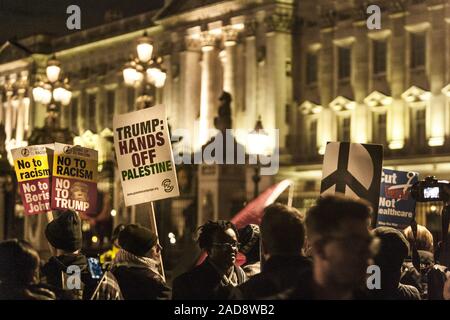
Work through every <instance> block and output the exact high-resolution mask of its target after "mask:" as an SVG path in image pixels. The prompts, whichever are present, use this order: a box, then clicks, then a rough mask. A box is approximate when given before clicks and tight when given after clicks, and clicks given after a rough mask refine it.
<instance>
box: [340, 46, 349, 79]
mask: <svg viewBox="0 0 450 320" xmlns="http://www.w3.org/2000/svg"><path fill="white" fill-rule="evenodd" d="M338 48H339V50H338V58H339V60H338V62H339V63H338V75H339V79H340V80H341V79H348V78H350V70H351V48H349V47H338Z"/></svg>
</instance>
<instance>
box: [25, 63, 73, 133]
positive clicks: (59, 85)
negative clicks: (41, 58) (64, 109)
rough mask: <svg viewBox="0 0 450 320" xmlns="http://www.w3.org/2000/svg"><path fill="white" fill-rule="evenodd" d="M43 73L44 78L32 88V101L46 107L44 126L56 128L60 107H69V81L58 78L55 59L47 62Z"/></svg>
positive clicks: (58, 66)
mask: <svg viewBox="0 0 450 320" xmlns="http://www.w3.org/2000/svg"><path fill="white" fill-rule="evenodd" d="M45 73H46V78H41V79H39V80H38V82H37V83H36V85H35V87H34V88H33V99H34V101H35V102H38V103H41V104H43V105H46V106H47V119H46V125H48V126H51V127H54V128H57V127H59V123H58V121H59V115H60V111H61V106H67V105H69V103H70V100H71V99H72V92H71V91H70V89H69V79H67V78H64V79H62V78H61V77H60V76H61V67H60V63H59V61H58V60H56V59H55V57H53V58H52V59H50V60H49V61H48V63H47V68H46V70H45Z"/></svg>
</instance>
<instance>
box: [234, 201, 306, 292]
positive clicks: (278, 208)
mask: <svg viewBox="0 0 450 320" xmlns="http://www.w3.org/2000/svg"><path fill="white" fill-rule="evenodd" d="M261 236H262V243H263V246H262V247H263V254H264V256H265V257H266V258H267V261H266V263H265V264H264V266H263V270H262V272H261V273H259V274H256V275H255V276H253V277H252V278H250V280H248V281H247V282H245V283H244V284H241V285H240V286H238V287H237V288H236V289H235V290H233V293H232V298H233V299H252V300H255V299H262V298H267V297H269V296H274V295H276V294H279V293H280V292H283V291H285V290H287V289H289V288H291V287H292V286H293V285H294V284H295V283H297V282H298V280H299V277H300V276H301V275H303V274H304V273H305V272H307V271H311V269H312V262H311V261H310V260H309V259H308V258H306V257H305V256H303V254H302V251H303V244H304V241H305V227H304V224H303V216H302V214H301V213H300V212H299V211H298V210H296V209H295V208H289V207H287V206H285V205H282V204H278V203H277V204H273V205H270V206H268V207H267V208H266V209H265V210H264V215H263V218H262V221H261Z"/></svg>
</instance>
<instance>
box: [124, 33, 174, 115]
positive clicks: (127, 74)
mask: <svg viewBox="0 0 450 320" xmlns="http://www.w3.org/2000/svg"><path fill="white" fill-rule="evenodd" d="M136 51H137V58H132V59H131V61H129V62H128V63H127V64H126V65H125V67H124V69H123V79H124V82H125V85H127V86H130V87H136V88H137V87H140V86H142V92H141V94H140V96H139V97H138V98H137V99H136V106H137V108H138V109H144V108H148V107H151V106H153V104H154V97H153V94H152V86H153V87H156V88H162V87H163V86H164V83H165V81H166V72H165V70H164V69H162V67H161V64H162V58H161V57H156V58H154V57H153V44H152V41H151V39H150V38H149V37H148V36H147V33H146V32H145V33H144V35H143V36H142V37H141V38H139V39H138V45H137V47H136Z"/></svg>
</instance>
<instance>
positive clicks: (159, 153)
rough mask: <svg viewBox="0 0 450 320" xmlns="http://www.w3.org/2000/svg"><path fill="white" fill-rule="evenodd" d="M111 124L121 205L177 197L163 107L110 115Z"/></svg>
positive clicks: (173, 164) (173, 165)
mask: <svg viewBox="0 0 450 320" xmlns="http://www.w3.org/2000/svg"><path fill="white" fill-rule="evenodd" d="M113 123H114V147H115V151H116V157H117V163H118V167H119V172H120V178H121V179H120V180H121V183H122V190H123V194H124V199H125V205H126V206H132V205H137V204H140V203H145V202H151V201H155V200H159V199H165V198H171V197H176V196H178V195H179V194H180V193H179V190H178V181H177V175H176V170H175V163H174V160H173V154H172V146H171V143H170V137H169V131H168V128H167V118H166V111H165V108H164V106H163V105H157V106H154V107H151V108H147V109H143V110H139V111H135V112H130V113H126V114H122V115H114V120H113Z"/></svg>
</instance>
